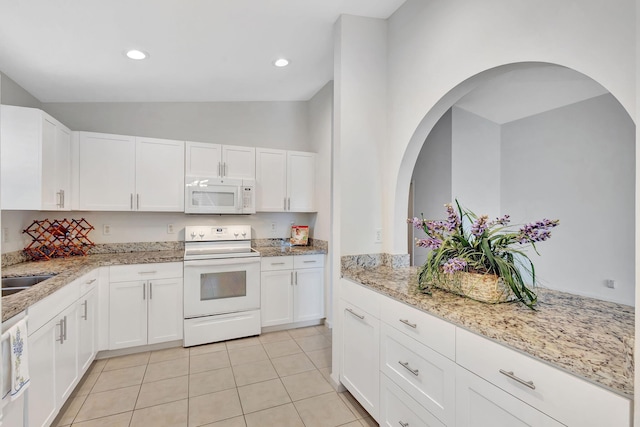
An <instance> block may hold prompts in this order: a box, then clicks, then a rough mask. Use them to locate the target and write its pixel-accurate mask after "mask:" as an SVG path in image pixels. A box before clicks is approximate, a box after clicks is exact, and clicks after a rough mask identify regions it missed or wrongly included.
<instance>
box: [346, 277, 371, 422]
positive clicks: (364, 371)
mask: <svg viewBox="0 0 640 427" xmlns="http://www.w3.org/2000/svg"><path fill="white" fill-rule="evenodd" d="M340 283H341V297H342V299H341V300H340V306H339V307H340V321H341V322H342V336H341V341H342V345H341V347H340V358H341V361H342V363H341V367H340V368H341V369H340V381H341V382H342V384H343V385H344V386H345V387H346V388H347V390H349V391H350V392H351V394H352V395H353V397H355V398H356V399H357V400H358V402H360V404H361V405H362V407H363V408H364V409H365V410H366V411H367V412H368V413H369V414H370V415H371V416H372V417H373V418H374V419H375V420H376V421H378V420H379V416H378V412H379V409H380V407H379V404H378V402H379V398H380V364H379V360H380V357H379V354H380V320H379V316H380V315H379V312H380V303H379V295H378V294H376V293H374V292H367V291H366V290H365V289H363V288H361V287H359V286H358V285H355V284H353V283H351V282H349V281H348V280H345V279H341V280H340ZM356 304H357V305H356Z"/></svg>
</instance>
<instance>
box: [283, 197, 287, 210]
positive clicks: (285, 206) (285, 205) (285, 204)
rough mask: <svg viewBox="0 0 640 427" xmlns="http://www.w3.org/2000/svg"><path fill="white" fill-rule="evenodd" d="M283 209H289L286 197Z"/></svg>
mask: <svg viewBox="0 0 640 427" xmlns="http://www.w3.org/2000/svg"><path fill="white" fill-rule="evenodd" d="M282 210H283V211H286V210H287V198H286V197H285V198H284V207H283V208H282Z"/></svg>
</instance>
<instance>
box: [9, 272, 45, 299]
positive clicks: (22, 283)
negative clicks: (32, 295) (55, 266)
mask: <svg viewBox="0 0 640 427" xmlns="http://www.w3.org/2000/svg"><path fill="white" fill-rule="evenodd" d="M53 276H55V274H43V275H40V276H23V277H5V278H3V279H2V296H3V297H6V296H7V295H11V294H15V293H18V292H20V291H24V290H25V289H29V288H30V287H31V286H33V285H35V284H37V283H40V282H42V281H44V280H47V279H49V278H50V277H53Z"/></svg>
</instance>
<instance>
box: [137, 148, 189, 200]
mask: <svg viewBox="0 0 640 427" xmlns="http://www.w3.org/2000/svg"><path fill="white" fill-rule="evenodd" d="M135 205H136V207H135V209H136V210H138V211H150V212H183V211H184V142H183V141H172V140H168V139H155V138H136V201H135Z"/></svg>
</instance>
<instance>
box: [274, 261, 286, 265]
mask: <svg viewBox="0 0 640 427" xmlns="http://www.w3.org/2000/svg"><path fill="white" fill-rule="evenodd" d="M271 265H284V262H272V263H271Z"/></svg>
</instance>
